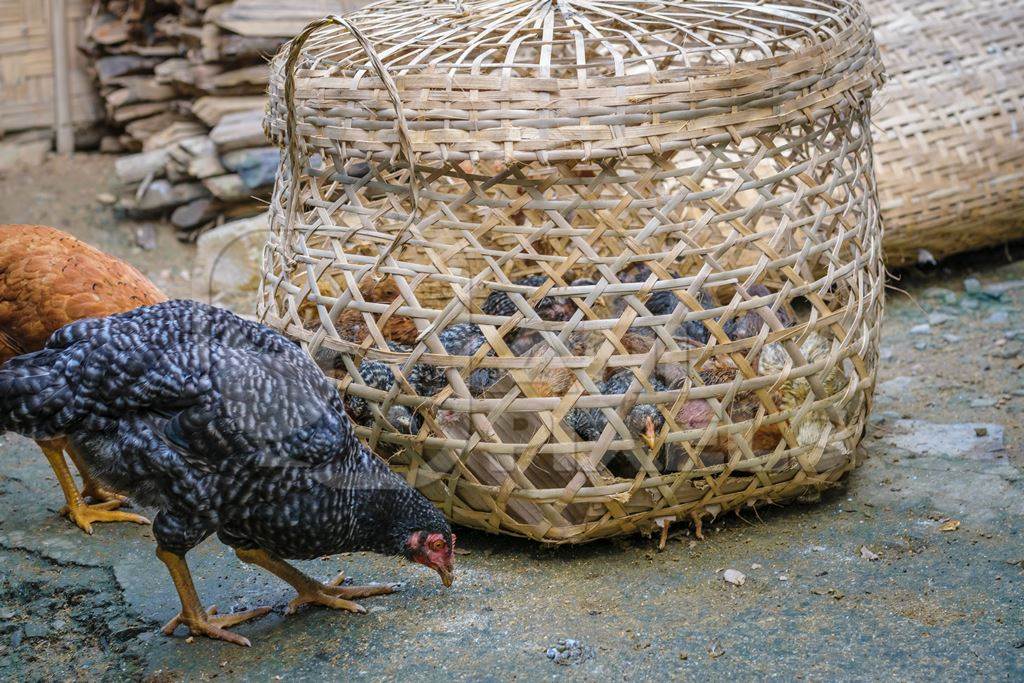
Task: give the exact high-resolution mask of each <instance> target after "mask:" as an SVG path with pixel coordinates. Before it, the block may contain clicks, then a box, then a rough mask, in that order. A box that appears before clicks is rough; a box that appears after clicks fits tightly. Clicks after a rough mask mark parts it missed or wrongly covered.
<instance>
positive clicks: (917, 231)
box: [867, 0, 1024, 265]
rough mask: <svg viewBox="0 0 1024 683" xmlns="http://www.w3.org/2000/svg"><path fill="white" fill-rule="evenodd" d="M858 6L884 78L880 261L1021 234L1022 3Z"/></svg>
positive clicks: (978, 0) (979, 0) (969, 0)
mask: <svg viewBox="0 0 1024 683" xmlns="http://www.w3.org/2000/svg"><path fill="white" fill-rule="evenodd" d="M867 6H868V8H869V10H871V14H872V18H873V20H874V24H875V29H876V33H877V36H878V42H879V46H880V49H881V51H882V55H883V58H884V60H885V66H886V70H887V72H888V74H889V75H890V77H891V78H890V80H889V82H888V83H887V84H886V86H885V88H884V89H883V90H882V91H881V93H880V94H879V96H878V97H877V98H875V99H876V102H875V116H874V120H875V124H876V125H875V155H876V159H877V168H878V187H879V198H880V202H881V206H882V216H883V218H884V220H885V227H886V235H885V256H886V261H887V263H889V264H892V265H906V264H909V263H914V262H916V261H918V260H920V259H927V255H926V254H924V253H923V252H922V250H925V251H927V252H928V253H930V254H931V255H932V256H934V257H935V258H941V257H942V256H946V255H948V254H954V253H957V252H961V251H967V250H970V249H977V248H980V247H986V246H991V245H995V244H1000V243H1002V242H1005V241H1008V240H1012V239H1021V238H1024V133H1022V128H1024V32H1022V31H1021V26H1024V4H1022V3H1021V2H1018V0H947V1H944V2H923V3H922V2H908V1H906V0H904V1H903V2H895V3H894V2H891V1H890V0H885V1H884V2H883V1H882V0H868V2H867Z"/></svg>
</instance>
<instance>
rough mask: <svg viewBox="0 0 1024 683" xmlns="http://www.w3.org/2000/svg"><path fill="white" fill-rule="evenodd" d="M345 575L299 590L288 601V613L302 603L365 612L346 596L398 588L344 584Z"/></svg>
mask: <svg viewBox="0 0 1024 683" xmlns="http://www.w3.org/2000/svg"><path fill="white" fill-rule="evenodd" d="M344 580H345V575H344V574H341V575H340V576H338V577H337V578H336V579H334V580H333V581H331V582H330V583H317V584H315V585H313V586H310V587H308V588H306V589H305V590H300V591H299V594H298V595H297V596H295V598H294V599H293V600H292V601H291V602H289V603H288V609H287V613H288V614H294V613H295V611H296V610H297V609H298V608H299V607H302V606H303V605H323V606H324V607H331V608H333V609H343V610H347V611H349V612H355V613H356V614H366V608H365V607H363V606H362V605H360V604H359V603H355V602H352V601H351V600H349V599H348V598H369V597H372V596H374V595H388V594H390V593H394V592H395V591H396V590H398V585H397V584H370V585H368V586H344V585H342V582H343V581H344Z"/></svg>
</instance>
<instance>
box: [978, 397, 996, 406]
mask: <svg viewBox="0 0 1024 683" xmlns="http://www.w3.org/2000/svg"><path fill="white" fill-rule="evenodd" d="M996 403H998V401H996V399H994V398H976V399H974V400H973V401H971V407H972V408H991V407H992V406H994V405H995V404H996Z"/></svg>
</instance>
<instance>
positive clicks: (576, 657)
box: [547, 638, 584, 666]
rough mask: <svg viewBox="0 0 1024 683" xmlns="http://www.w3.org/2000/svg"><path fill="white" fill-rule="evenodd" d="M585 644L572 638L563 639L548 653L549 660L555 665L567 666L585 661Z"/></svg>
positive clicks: (549, 649)
mask: <svg viewBox="0 0 1024 683" xmlns="http://www.w3.org/2000/svg"><path fill="white" fill-rule="evenodd" d="M583 655H584V650H583V644H582V643H581V642H580V641H578V640H573V639H572V638H563V639H562V640H559V641H558V643H556V644H555V645H554V646H553V647H549V648H548V651H547V656H548V659H550V660H551V661H553V662H554V663H555V664H561V665H563V666H567V665H569V664H572V663H574V662H578V661H580V660H582V659H583Z"/></svg>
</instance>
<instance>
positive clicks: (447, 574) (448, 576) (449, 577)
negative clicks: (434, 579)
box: [434, 567, 455, 588]
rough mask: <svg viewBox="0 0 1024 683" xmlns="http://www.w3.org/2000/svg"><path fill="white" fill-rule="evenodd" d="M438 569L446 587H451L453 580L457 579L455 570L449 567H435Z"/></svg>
mask: <svg viewBox="0 0 1024 683" xmlns="http://www.w3.org/2000/svg"><path fill="white" fill-rule="evenodd" d="M434 569H435V570H436V571H437V574H438V576H440V577H441V583H443V584H444V587H445V588H450V587H451V585H452V582H453V581H455V572H454V571H453V570H452V569H451V568H449V567H434Z"/></svg>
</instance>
